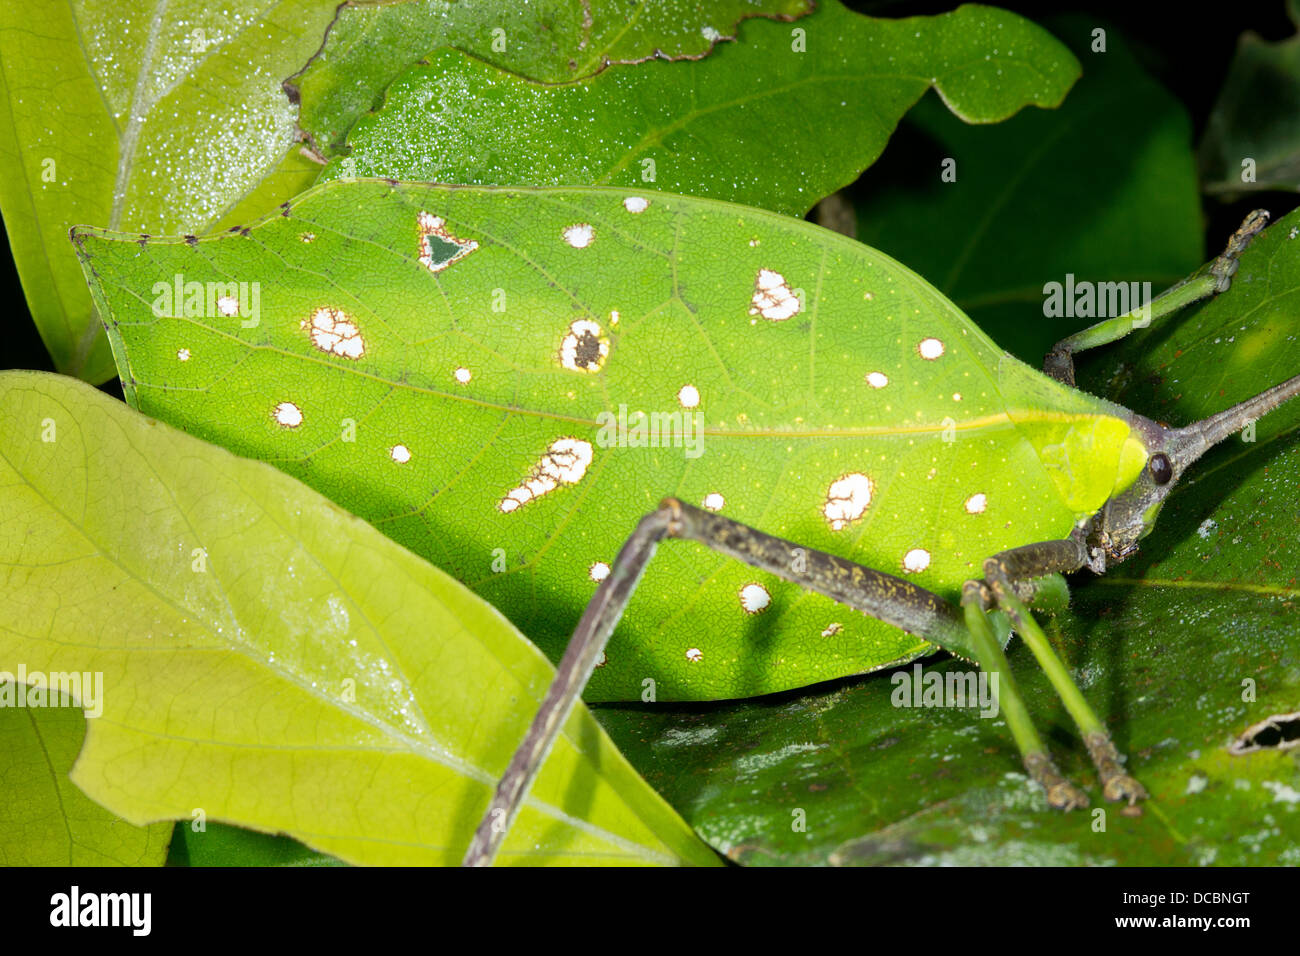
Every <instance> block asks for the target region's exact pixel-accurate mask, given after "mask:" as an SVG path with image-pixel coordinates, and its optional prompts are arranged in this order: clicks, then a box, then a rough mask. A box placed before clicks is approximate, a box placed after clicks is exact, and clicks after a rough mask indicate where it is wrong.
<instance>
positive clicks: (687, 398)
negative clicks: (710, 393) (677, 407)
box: [677, 385, 700, 408]
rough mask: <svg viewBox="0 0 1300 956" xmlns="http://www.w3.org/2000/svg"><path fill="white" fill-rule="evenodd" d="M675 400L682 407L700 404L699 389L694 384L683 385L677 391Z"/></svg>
mask: <svg viewBox="0 0 1300 956" xmlns="http://www.w3.org/2000/svg"><path fill="white" fill-rule="evenodd" d="M677 401H678V402H680V403H681V406H682V408H694V407H695V406H696V405H698V404H700V390H699V389H698V388H696V387H695V386H694V385H683V386H682V387H681V388H680V389H679V390H678V392H677Z"/></svg>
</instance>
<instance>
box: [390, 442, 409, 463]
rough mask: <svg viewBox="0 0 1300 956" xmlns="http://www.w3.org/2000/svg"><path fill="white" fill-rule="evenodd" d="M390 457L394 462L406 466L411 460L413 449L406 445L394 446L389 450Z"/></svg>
mask: <svg viewBox="0 0 1300 956" xmlns="http://www.w3.org/2000/svg"><path fill="white" fill-rule="evenodd" d="M388 457H389V458H391V459H393V461H395V462H397V463H398V464H399V465H405V464H406V463H407V462H408V461H410V460H411V449H409V448H407V447H406V446H405V445H394V446H393V447H392V448H390V449H388Z"/></svg>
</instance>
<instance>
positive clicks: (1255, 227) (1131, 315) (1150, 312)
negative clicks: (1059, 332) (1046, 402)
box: [1043, 209, 1269, 386]
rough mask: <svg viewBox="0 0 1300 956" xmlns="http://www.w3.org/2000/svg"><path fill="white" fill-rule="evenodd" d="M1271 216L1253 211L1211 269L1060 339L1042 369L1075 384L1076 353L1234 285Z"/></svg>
mask: <svg viewBox="0 0 1300 956" xmlns="http://www.w3.org/2000/svg"><path fill="white" fill-rule="evenodd" d="M1268 218H1269V216H1268V211H1267V210H1264V209H1256V210H1254V211H1253V212H1251V213H1250V214H1249V215H1248V216H1247V217H1246V219H1245V221H1244V222H1242V224H1241V226H1240V227H1238V229H1237V231H1236V232H1234V233H1233V234H1232V237H1231V238H1230V239H1229V240H1228V245H1227V247H1226V248H1224V250H1223V252H1222V254H1220V255H1219V257H1218V258H1216V259H1215V260H1214V261H1213V262H1212V263H1210V265H1209V267H1208V268H1206V267H1204V266H1203V267H1202V268H1201V269H1200V270H1198V271H1197V272H1196V273H1195V274H1193V275H1192V276H1190V277H1188V278H1186V279H1183V280H1182V281H1181V282H1179V283H1177V284H1175V285H1173V286H1171V287H1170V288H1168V289H1166V290H1165V291H1164V292H1162V293H1160V294H1159V295H1158V296H1156V297H1155V298H1154V299H1152V300H1151V301H1150V302H1148V303H1145V304H1144V305H1142V306H1140V307H1138V308H1135V309H1133V310H1132V311H1130V312H1126V313H1125V314H1124V315H1119V316H1115V317H1113V318H1109V319H1103V320H1102V321H1100V322H1098V323H1096V324H1095V325H1090V326H1088V327H1087V328H1086V329H1083V330H1082V331H1080V332H1076V333H1075V334H1074V335H1071V336H1070V337H1069V338H1065V339H1062V340H1061V341H1060V342H1057V343H1056V345H1055V346H1053V348H1052V350H1051V351H1050V352H1048V353H1047V357H1046V358H1045V359H1044V360H1043V371H1044V372H1045V373H1047V374H1048V375H1050V376H1051V377H1052V378H1054V379H1056V380H1057V381H1059V382H1064V383H1065V384H1066V385H1070V386H1073V385H1074V354H1075V353H1076V352H1083V351H1086V350H1087V349H1095V348H1098V347H1099V346H1102V345H1108V344H1110V343H1111V342H1115V341H1118V340H1119V339H1122V338H1123V337H1124V336H1126V335H1128V334H1129V333H1130V332H1132V331H1133V330H1134V329H1140V328H1145V327H1147V326H1148V325H1150V324H1151V323H1152V322H1154V321H1157V320H1159V319H1161V318H1164V317H1165V316H1167V315H1171V314H1173V313H1174V312H1177V311H1179V310H1180V309H1182V308H1185V307H1186V306H1189V305H1191V304H1192V303H1193V302H1198V301H1200V300H1201V299H1205V298H1208V297H1209V296H1212V295H1218V294H1219V293H1220V292H1226V291H1228V287H1229V286H1230V285H1231V284H1232V277H1233V275H1235V274H1236V272H1237V258H1238V256H1240V255H1241V253H1242V252H1244V251H1245V249H1246V247H1247V246H1249V245H1250V243H1251V240H1252V239H1254V238H1255V236H1256V235H1258V234H1259V233H1260V232H1262V231H1263V229H1264V227H1265V226H1267V225H1268Z"/></svg>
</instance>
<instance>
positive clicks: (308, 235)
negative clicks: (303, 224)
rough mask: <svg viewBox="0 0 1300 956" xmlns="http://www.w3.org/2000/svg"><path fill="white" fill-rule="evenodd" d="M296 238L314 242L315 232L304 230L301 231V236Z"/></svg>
mask: <svg viewBox="0 0 1300 956" xmlns="http://www.w3.org/2000/svg"><path fill="white" fill-rule="evenodd" d="M298 238H299V239H301V240H302V241H303V242H315V241H316V233H314V232H304V233H303V234H302V235H301V236H299V237H298Z"/></svg>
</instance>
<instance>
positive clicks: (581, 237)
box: [564, 222, 596, 249]
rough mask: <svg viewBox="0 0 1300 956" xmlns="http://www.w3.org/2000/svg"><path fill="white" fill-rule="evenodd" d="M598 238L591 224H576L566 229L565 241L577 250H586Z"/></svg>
mask: <svg viewBox="0 0 1300 956" xmlns="http://www.w3.org/2000/svg"><path fill="white" fill-rule="evenodd" d="M595 238H596V230H595V229H592V228H591V224H590V223H586V222H575V223H574V224H573V225H572V226H565V227H564V241H565V242H567V243H568V244H569V245H571V246H573V248H575V249H586V248H587V247H588V246H589V245H591V243H592V242H593V241H594V240H595Z"/></svg>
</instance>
